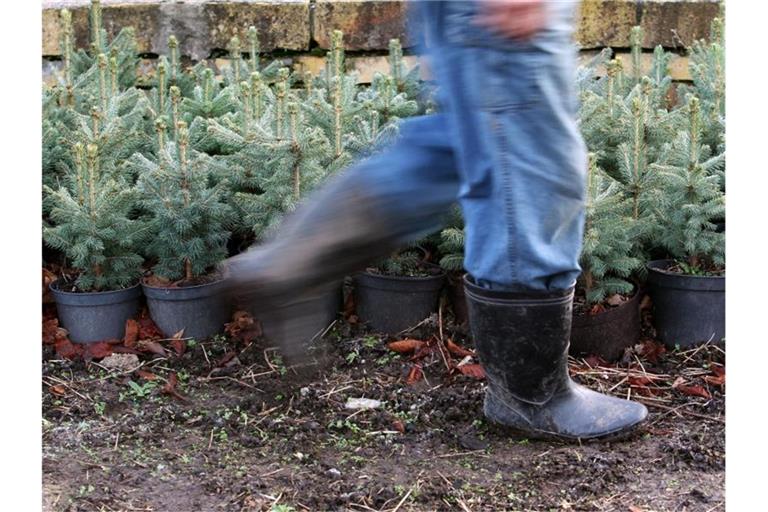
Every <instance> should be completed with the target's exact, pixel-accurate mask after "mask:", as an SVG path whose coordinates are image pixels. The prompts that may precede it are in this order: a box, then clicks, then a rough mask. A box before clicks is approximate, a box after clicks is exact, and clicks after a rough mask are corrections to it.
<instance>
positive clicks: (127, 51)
mask: <svg viewBox="0 0 768 512" xmlns="http://www.w3.org/2000/svg"><path fill="white" fill-rule="evenodd" d="M60 20H61V32H62V39H61V42H60V46H61V50H62V56H63V61H64V62H63V63H64V67H63V71H62V75H63V77H62V82H63V85H64V86H65V87H66V88H67V89H68V90H69V91H70V94H71V96H72V101H73V103H76V104H77V106H78V107H79V109H80V110H81V111H83V110H87V109H89V108H90V107H91V106H92V105H93V100H94V99H95V98H96V96H97V95H98V88H99V87H100V83H99V59H100V57H99V56H100V55H102V54H103V55H105V56H107V59H108V60H109V62H110V66H114V69H115V72H114V74H115V82H116V86H117V88H118V89H120V90H124V89H127V88H129V87H132V86H134V85H135V84H136V69H137V66H138V63H139V58H138V51H137V46H136V34H135V31H134V29H133V27H125V28H123V29H122V30H120V32H119V33H118V35H117V36H116V37H115V38H114V39H113V40H112V41H109V40H108V37H107V32H106V30H104V28H103V26H102V20H101V2H100V1H99V0H92V2H91V8H90V12H89V24H90V30H91V44H90V48H89V51H87V52H86V51H85V50H83V49H75V47H74V32H73V30H72V14H71V12H70V11H69V10H67V9H62V11H61V13H60ZM112 61H114V64H112ZM81 103H85V105H81Z"/></svg>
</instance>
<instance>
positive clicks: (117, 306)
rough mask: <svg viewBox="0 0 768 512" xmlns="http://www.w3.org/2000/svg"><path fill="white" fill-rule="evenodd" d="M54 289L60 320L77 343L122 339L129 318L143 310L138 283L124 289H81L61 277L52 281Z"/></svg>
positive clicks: (52, 289)
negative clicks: (84, 290)
mask: <svg viewBox="0 0 768 512" xmlns="http://www.w3.org/2000/svg"><path fill="white" fill-rule="evenodd" d="M50 289H51V293H53V297H54V300H55V301H56V311H57V313H58V316H59V322H60V323H61V326H62V327H64V328H65V329H66V330H67V331H69V339H70V340H72V341H73V342H75V343H93V342H96V341H104V340H109V339H122V338H123V337H124V336H125V322H126V320H128V319H129V318H133V317H134V316H136V314H137V313H138V312H139V301H140V300H141V287H140V286H139V284H138V283H136V284H135V285H134V286H131V287H129V288H125V289H123V290H113V291H104V292H80V291H76V290H75V289H74V288H73V286H72V285H71V284H67V282H66V281H64V280H61V279H59V280H56V281H54V282H52V283H51V284H50ZM73 290H74V291H73Z"/></svg>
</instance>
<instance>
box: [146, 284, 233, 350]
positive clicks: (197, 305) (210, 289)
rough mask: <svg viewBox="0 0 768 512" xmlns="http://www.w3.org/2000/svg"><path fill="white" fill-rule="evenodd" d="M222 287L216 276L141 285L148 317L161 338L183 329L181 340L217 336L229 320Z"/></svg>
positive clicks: (228, 310)
mask: <svg viewBox="0 0 768 512" xmlns="http://www.w3.org/2000/svg"><path fill="white" fill-rule="evenodd" d="M223 284H224V282H223V281H222V280H221V279H220V278H219V277H218V276H207V277H204V278H198V279H196V280H193V281H181V282H176V283H168V282H167V281H162V280H160V279H157V278H154V279H153V278H152V277H150V278H146V279H144V280H143V281H142V283H141V286H142V289H143V290H144V295H145V296H146V297H147V306H148V307H149V315H150V316H151V317H152V320H153V321H154V322H155V324H157V326H158V328H160V330H161V331H162V332H163V334H164V335H165V336H173V335H174V334H176V333H178V332H179V331H181V330H182V329H183V330H184V336H185V337H191V338H197V339H202V338H207V337H209V336H212V335H214V334H218V333H221V332H222V331H223V330H224V324H225V323H226V322H228V321H229V320H230V319H231V316H232V306H231V304H230V301H228V300H227V299H226V297H225V295H224V293H223V291H224V286H223Z"/></svg>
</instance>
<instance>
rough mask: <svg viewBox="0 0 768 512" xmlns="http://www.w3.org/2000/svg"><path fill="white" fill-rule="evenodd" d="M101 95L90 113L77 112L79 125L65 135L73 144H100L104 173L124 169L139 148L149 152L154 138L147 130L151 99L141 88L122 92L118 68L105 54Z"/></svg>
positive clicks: (101, 63) (100, 77)
mask: <svg viewBox="0 0 768 512" xmlns="http://www.w3.org/2000/svg"><path fill="white" fill-rule="evenodd" d="M97 67H98V70H99V75H98V84H99V87H98V96H97V98H96V101H95V104H94V105H93V106H92V107H91V108H90V111H88V112H87V113H79V112H75V113H74V119H75V123H76V126H77V129H76V130H73V131H70V132H69V133H68V134H66V135H65V136H64V139H65V140H66V141H67V144H69V145H70V146H71V145H73V144H75V143H78V142H80V143H83V144H85V145H88V144H95V145H96V146H98V148H99V151H98V155H99V159H100V164H99V168H100V169H101V172H102V173H105V174H110V175H112V174H116V173H120V172H122V164H123V163H124V161H125V160H126V159H127V158H129V157H130V156H131V155H132V154H133V153H134V152H136V151H146V149H147V148H148V147H150V146H151V138H150V137H149V136H148V135H147V133H146V129H145V115H146V113H147V110H148V108H149V107H148V101H147V99H146V97H145V95H144V93H143V92H142V91H139V90H138V89H136V88H134V87H131V88H129V89H127V90H124V91H121V90H120V89H119V84H118V82H117V80H116V74H117V73H116V67H115V65H114V60H112V65H110V64H109V63H108V60H107V57H106V56H105V55H104V54H102V55H100V56H99V58H98V63H97Z"/></svg>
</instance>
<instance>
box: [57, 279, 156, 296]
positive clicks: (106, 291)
mask: <svg viewBox="0 0 768 512" xmlns="http://www.w3.org/2000/svg"><path fill="white" fill-rule="evenodd" d="M62 280H63V278H61V277H60V278H58V279H56V280H54V281H53V282H52V283H51V284H49V285H48V288H49V289H50V290H51V291H52V292H53V293H54V294H57V295H67V296H72V297H85V296H96V295H98V296H99V297H105V296H107V295H109V294H110V293H113V294H119V293H125V292H129V291H133V290H135V289H137V288H139V286H140V285H141V282H140V281H139V282H137V283H136V284H134V285H131V286H128V287H126V288H120V289H119V290H104V291H100V292H67V291H64V290H61V289H59V288H58V286H57V285H58V284H59V281H62Z"/></svg>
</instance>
